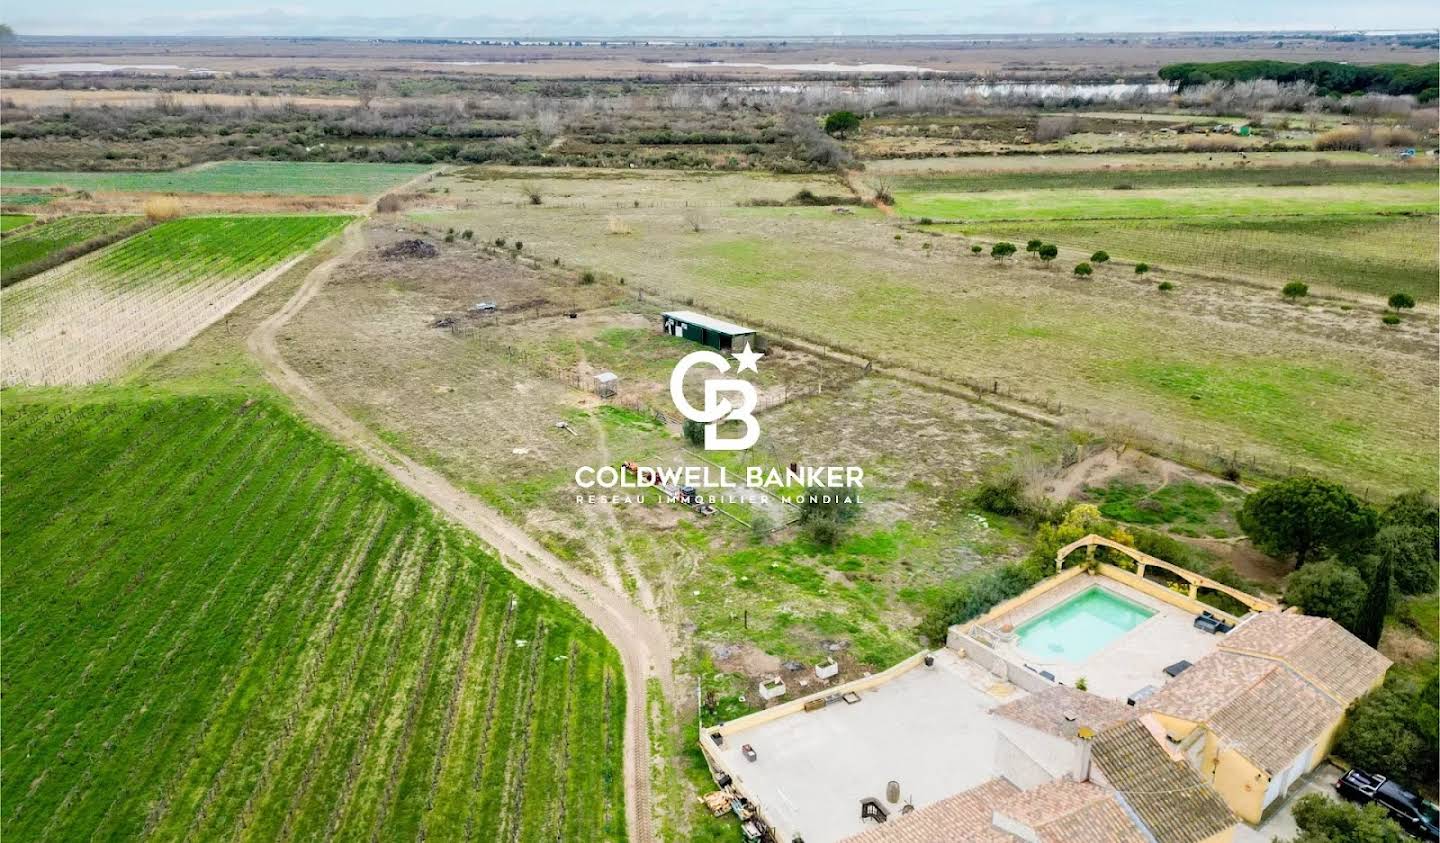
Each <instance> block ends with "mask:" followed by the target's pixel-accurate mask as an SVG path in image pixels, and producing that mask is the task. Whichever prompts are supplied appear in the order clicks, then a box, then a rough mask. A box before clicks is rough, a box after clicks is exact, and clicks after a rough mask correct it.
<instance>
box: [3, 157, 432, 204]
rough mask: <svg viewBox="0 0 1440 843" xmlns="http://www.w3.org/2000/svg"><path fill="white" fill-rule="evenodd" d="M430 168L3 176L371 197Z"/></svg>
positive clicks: (238, 165) (163, 189)
mask: <svg viewBox="0 0 1440 843" xmlns="http://www.w3.org/2000/svg"><path fill="white" fill-rule="evenodd" d="M430 169H433V168H432V167H429V166H426V165H424V164H332V163H320V162H317V163H313V164H312V163H294V162H285V161H222V162H220V163H217V164H211V165H204V166H200V167H192V168H190V169H187V170H176V171H173V172H154V173H148V172H139V173H136V172H128V173H127V172H114V173H102V172H89V173H70V172H38V171H24V170H7V171H5V174H4V176H5V186H6V187H20V188H38V187H67V188H70V189H72V190H88V191H91V192H113V193H275V194H282V195H287V196H350V195H358V196H373V195H375V194H378V193H383V192H385V191H386V190H389V189H390V188H393V187H395V186H397V185H400V184H403V183H405V182H407V181H409V180H410V179H413V178H415V177H416V176H418V175H420V174H421V173H424V172H425V171H427V170H430Z"/></svg>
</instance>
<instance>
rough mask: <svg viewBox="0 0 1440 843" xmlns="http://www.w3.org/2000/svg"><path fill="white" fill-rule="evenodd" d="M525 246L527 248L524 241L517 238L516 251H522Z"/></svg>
mask: <svg viewBox="0 0 1440 843" xmlns="http://www.w3.org/2000/svg"><path fill="white" fill-rule="evenodd" d="M523 248H525V244H524V243H521V242H520V241H519V240H516V241H515V251H517V252H518V251H520V250H521V249H523Z"/></svg>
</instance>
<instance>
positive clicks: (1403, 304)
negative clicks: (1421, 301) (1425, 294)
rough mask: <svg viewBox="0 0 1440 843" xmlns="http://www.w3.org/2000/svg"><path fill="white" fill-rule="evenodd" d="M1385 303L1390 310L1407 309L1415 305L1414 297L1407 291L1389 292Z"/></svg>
mask: <svg viewBox="0 0 1440 843" xmlns="http://www.w3.org/2000/svg"><path fill="white" fill-rule="evenodd" d="M1387 303H1388V304H1389V305H1390V309H1391V310H1409V309H1410V308H1412V307H1414V306H1415V299H1414V298H1412V297H1411V295H1410V294H1409V293H1391V294H1390V299H1389V301H1388V302H1387Z"/></svg>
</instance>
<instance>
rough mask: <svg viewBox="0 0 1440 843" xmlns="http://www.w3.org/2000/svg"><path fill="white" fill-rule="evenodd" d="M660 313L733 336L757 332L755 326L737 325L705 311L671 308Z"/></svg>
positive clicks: (688, 323)
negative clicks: (704, 312)
mask: <svg viewBox="0 0 1440 843" xmlns="http://www.w3.org/2000/svg"><path fill="white" fill-rule="evenodd" d="M660 315H661V316H668V317H670V318H671V319H674V320H675V321H677V322H684V323H685V324H687V325H699V326H700V327H701V328H709V329H710V330H712V331H719V332H720V333H722V334H728V335H730V336H732V337H733V336H738V335H740V334H753V333H755V329H754V328H747V327H745V326H744V325H736V324H735V323H734V322H726V321H725V320H724V319H716V318H715V317H713V316H706V315H705V314H703V313H696V312H695V311H693V310H670V311H666V312H665V313H662V314H660Z"/></svg>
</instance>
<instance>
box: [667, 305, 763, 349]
mask: <svg viewBox="0 0 1440 843" xmlns="http://www.w3.org/2000/svg"><path fill="white" fill-rule="evenodd" d="M660 327H661V330H663V331H664V332H665V333H667V334H669V335H670V336H672V337H684V338H685V339H687V340H694V341H695V342H698V343H700V344H702V345H708V346H710V347H711V348H718V349H720V350H721V351H731V350H734V349H743V348H744V347H745V344H746V343H750V344H751V345H755V344H756V343H755V329H754V328H746V327H745V326H743V325H736V324H735V323H734V322H726V321H725V320H724V319H716V318H715V317H713V316H706V315H705V314H703V313H694V312H692V311H689V310H672V311H670V312H669V313H662V314H660Z"/></svg>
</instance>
